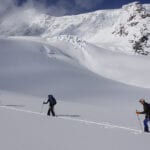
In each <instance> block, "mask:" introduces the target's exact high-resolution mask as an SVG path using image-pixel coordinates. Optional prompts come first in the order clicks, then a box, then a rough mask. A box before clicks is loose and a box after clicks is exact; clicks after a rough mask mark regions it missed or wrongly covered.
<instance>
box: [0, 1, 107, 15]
mask: <svg viewBox="0 0 150 150" xmlns="http://www.w3.org/2000/svg"><path fill="white" fill-rule="evenodd" d="M102 1H104V0H0V15H2V14H5V13H9V12H11V11H12V10H15V9H18V8H19V9H20V10H21V9H25V8H26V9H28V8H29V9H31V8H34V9H37V10H38V11H39V12H41V11H42V12H47V13H49V14H51V15H55V16H60V15H66V14H69V15H70V14H78V13H81V12H87V11H91V10H94V8H95V7H97V6H98V5H100V4H101V3H102Z"/></svg>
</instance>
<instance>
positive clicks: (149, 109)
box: [136, 99, 150, 132]
mask: <svg viewBox="0 0 150 150" xmlns="http://www.w3.org/2000/svg"><path fill="white" fill-rule="evenodd" d="M139 102H140V103H141V104H142V105H143V109H144V110H143V111H142V112H140V111H136V114H137V115H139V114H145V119H144V121H143V123H144V132H149V127H148V122H149V121H150V104H148V103H147V102H146V101H145V100H144V99H140V100H139Z"/></svg>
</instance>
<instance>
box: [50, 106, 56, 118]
mask: <svg viewBox="0 0 150 150" xmlns="http://www.w3.org/2000/svg"><path fill="white" fill-rule="evenodd" d="M51 112H52V115H53V116H55V112H54V106H51Z"/></svg>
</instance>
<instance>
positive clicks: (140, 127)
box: [136, 110, 143, 131]
mask: <svg viewBox="0 0 150 150" xmlns="http://www.w3.org/2000/svg"><path fill="white" fill-rule="evenodd" d="M136 111H137V110H136ZM137 119H138V122H139V125H140V128H141V131H143V127H142V124H141V120H140V117H139V115H138V114H137Z"/></svg>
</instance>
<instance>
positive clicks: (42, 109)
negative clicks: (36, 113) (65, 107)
mask: <svg viewBox="0 0 150 150" xmlns="http://www.w3.org/2000/svg"><path fill="white" fill-rule="evenodd" d="M43 107H44V104H42V106H41V111H40V113H42V112H43Z"/></svg>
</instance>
